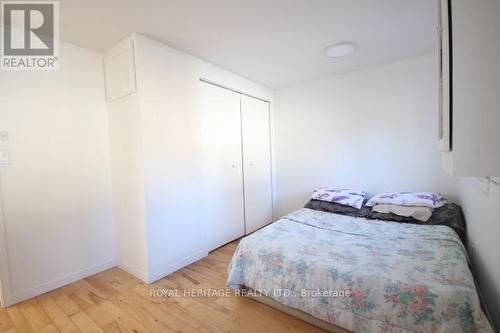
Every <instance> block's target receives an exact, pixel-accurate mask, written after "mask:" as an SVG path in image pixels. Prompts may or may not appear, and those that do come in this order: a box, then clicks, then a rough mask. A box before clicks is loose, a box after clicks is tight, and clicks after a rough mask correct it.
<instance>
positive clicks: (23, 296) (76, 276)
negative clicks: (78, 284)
mask: <svg viewBox="0 0 500 333" xmlns="http://www.w3.org/2000/svg"><path fill="white" fill-rule="evenodd" d="M115 266H116V260H111V261H108V262H106V263H103V264H99V265H95V266H92V267H89V268H85V269H82V270H80V271H77V272H75V273H71V274H68V275H65V276H63V277H61V278H58V279H55V280H52V281H50V282H47V283H42V284H39V285H38V286H36V287H33V288H31V289H28V290H26V291H23V292H20V293H18V294H13V295H12V296H11V297H10V299H9V300H8V301H9V303H10V304H9V303H6V304H5V305H4V306H6V307H7V306H10V305H13V304H16V303H19V302H22V301H24V300H27V299H30V298H33V297H35V296H38V295H41V294H44V293H46V292H49V291H52V290H54V289H57V288H60V287H63V286H65V285H67V284H70V283H73V282H75V281H78V280H81V279H84V278H86V277H88V276H90V275H94V274H96V273H99V272H102V271H105V270H106V269H109V268H112V267H115Z"/></svg>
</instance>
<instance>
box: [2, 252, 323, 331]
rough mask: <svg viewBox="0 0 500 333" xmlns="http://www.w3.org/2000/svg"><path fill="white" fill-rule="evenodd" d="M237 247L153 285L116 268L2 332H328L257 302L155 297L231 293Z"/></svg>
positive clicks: (53, 296) (33, 304)
mask: <svg viewBox="0 0 500 333" xmlns="http://www.w3.org/2000/svg"><path fill="white" fill-rule="evenodd" d="M236 246H237V242H233V243H230V244H228V245H225V246H224V247H222V248H219V249H217V250H215V251H214V252H212V253H211V254H210V255H209V256H208V257H206V258H204V259H202V260H200V261H198V262H196V263H194V264H192V265H190V266H188V267H186V268H184V269H182V270H180V271H178V272H175V273H173V274H171V275H169V276H168V277H165V278H163V279H161V280H160V281H158V282H156V283H154V284H152V285H147V284H145V283H143V282H141V281H140V280H138V279H136V278H135V277H133V276H131V275H130V274H128V273H126V272H124V271H123V270H121V269H119V268H112V269H109V270H107V271H104V272H101V273H98V274H96V275H93V276H91V277H88V278H86V279H83V280H80V281H77V282H75V283H72V284H70V285H67V286H65V287H62V288H59V289H56V290H54V291H51V292H49V293H46V294H43V295H41V296H38V297H36V298H33V299H30V300H27V301H25V302H22V303H19V304H17V305H14V306H11V307H9V308H5V309H0V332H9V333H13V332H46V333H48V332H91V333H99V332H136V333H137V332H167V333H169V332H178V333H181V332H185V333H191V332H193V333H194V332H195V333H205V332H217V333H219V332H238V333H240V332H258V333H275V332H286V333H293V332H301V333H310V332H311V333H312V332H324V331H323V330H321V329H319V328H316V327H314V326H312V325H310V324H307V323H305V322H303V321H301V320H299V319H296V318H294V317H291V316H289V315H287V314H284V313H282V312H279V311H277V310H275V309H272V308H270V307H268V306H265V305H263V304H260V303H258V302H255V301H253V300H251V299H247V298H243V297H237V296H230V297H208V298H207V297H199V298H193V297H151V296H150V288H167V289H169V288H179V289H180V290H182V289H192V288H225V284H226V278H227V266H228V263H229V261H230V259H231V257H232V255H233V253H234V251H235V249H236Z"/></svg>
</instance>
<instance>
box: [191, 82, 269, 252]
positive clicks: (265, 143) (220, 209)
mask: <svg viewBox="0 0 500 333" xmlns="http://www.w3.org/2000/svg"><path fill="white" fill-rule="evenodd" d="M200 85H201V91H202V93H201V100H202V101H201V104H200V105H201V110H200V112H201V127H202V138H201V139H202V140H201V146H202V151H203V154H202V155H203V173H204V177H203V178H204V181H203V186H202V188H203V197H204V200H203V207H204V209H203V212H204V216H205V218H204V221H205V223H206V224H207V225H206V227H207V234H206V239H207V246H208V249H209V250H213V249H215V248H217V247H219V246H221V245H224V244H226V243H228V242H230V241H232V240H234V239H236V238H239V237H241V236H243V235H244V234H248V233H251V232H253V231H255V230H257V229H259V228H261V227H263V226H264V225H266V224H268V223H270V222H271V221H272V209H273V208H272V207H273V206H272V186H271V184H272V180H271V143H270V128H269V124H270V122H269V103H268V102H266V101H263V100H260V99H257V98H253V97H249V96H246V95H244V94H241V93H238V92H235V91H232V90H229V89H225V88H222V87H219V86H216V85H213V84H210V83H206V82H200Z"/></svg>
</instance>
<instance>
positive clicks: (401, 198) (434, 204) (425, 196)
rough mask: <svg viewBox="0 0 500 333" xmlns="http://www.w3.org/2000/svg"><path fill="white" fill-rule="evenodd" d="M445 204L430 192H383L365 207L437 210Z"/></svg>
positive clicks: (439, 196) (442, 199)
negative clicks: (381, 206)
mask: <svg viewBox="0 0 500 333" xmlns="http://www.w3.org/2000/svg"><path fill="white" fill-rule="evenodd" d="M446 203H447V201H446V198H445V197H443V196H442V195H441V194H439V193H431V192H384V193H379V194H377V195H376V196H374V197H373V198H371V199H370V200H368V202H367V204H366V205H367V206H369V207H371V206H375V205H378V204H390V205H401V206H421V207H429V208H438V207H441V206H444V205H445V204H446Z"/></svg>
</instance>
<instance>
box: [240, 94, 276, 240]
mask: <svg viewBox="0 0 500 333" xmlns="http://www.w3.org/2000/svg"><path fill="white" fill-rule="evenodd" d="M241 120H242V121H241V124H242V142H243V174H244V193H245V225H246V233H247V234H248V233H250V232H253V231H255V230H257V229H259V228H261V227H263V226H264V225H266V224H268V223H270V222H271V221H272V214H273V206H272V185H271V183H272V180H271V140H270V128H269V103H268V102H264V101H261V100H259V99H256V98H252V97H248V96H245V95H241Z"/></svg>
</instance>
